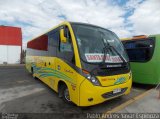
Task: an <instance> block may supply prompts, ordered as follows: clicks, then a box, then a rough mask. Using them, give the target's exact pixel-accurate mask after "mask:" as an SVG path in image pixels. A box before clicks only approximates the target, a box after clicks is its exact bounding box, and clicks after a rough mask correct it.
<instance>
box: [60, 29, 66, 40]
mask: <svg viewBox="0 0 160 119" xmlns="http://www.w3.org/2000/svg"><path fill="white" fill-rule="evenodd" d="M60 40H61V42H62V43H66V42H67V38H66V37H65V35H64V29H61V30H60Z"/></svg>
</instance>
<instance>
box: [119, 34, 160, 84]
mask: <svg viewBox="0 0 160 119" xmlns="http://www.w3.org/2000/svg"><path fill="white" fill-rule="evenodd" d="M121 40H122V43H123V45H124V47H125V49H126V51H127V54H128V56H129V60H130V65H131V70H132V75H133V82H135V83H141V84H158V83H159V82H160V34H159V35H150V36H145V35H141V36H134V37H133V38H126V39H121Z"/></svg>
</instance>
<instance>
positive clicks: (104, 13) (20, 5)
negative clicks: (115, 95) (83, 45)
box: [0, 0, 160, 47]
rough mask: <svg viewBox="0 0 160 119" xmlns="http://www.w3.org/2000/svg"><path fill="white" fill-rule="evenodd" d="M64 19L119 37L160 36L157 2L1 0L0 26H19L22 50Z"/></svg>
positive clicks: (139, 0) (158, 4)
mask: <svg viewBox="0 0 160 119" xmlns="http://www.w3.org/2000/svg"><path fill="white" fill-rule="evenodd" d="M65 20H67V21H74V22H84V23H90V24H94V25H98V26H101V27H104V28H107V29H109V30H112V31H113V32H115V33H116V34H117V35H118V36H119V37H120V38H126V37H132V36H135V35H150V34H160V0H0V25H6V26H16V27H21V28H22V33H23V47H26V43H27V42H28V41H29V40H31V39H32V38H34V37H36V36H38V35H40V34H42V33H44V32H46V31H47V30H49V29H50V28H52V27H54V26H56V25H58V24H59V23H61V22H63V21H65Z"/></svg>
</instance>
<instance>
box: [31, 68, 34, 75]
mask: <svg viewBox="0 0 160 119" xmlns="http://www.w3.org/2000/svg"><path fill="white" fill-rule="evenodd" d="M31 74H32V76H33V74H34V71H33V67H32V68H31Z"/></svg>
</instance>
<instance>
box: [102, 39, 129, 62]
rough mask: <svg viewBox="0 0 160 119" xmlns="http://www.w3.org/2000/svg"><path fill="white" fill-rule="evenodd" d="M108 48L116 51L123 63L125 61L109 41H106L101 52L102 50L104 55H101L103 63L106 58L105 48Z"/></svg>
mask: <svg viewBox="0 0 160 119" xmlns="http://www.w3.org/2000/svg"><path fill="white" fill-rule="evenodd" d="M108 49H111V50H112V49H113V50H114V51H115V52H116V53H117V55H118V56H119V57H120V58H121V60H122V61H123V63H125V62H126V61H125V59H124V58H123V56H122V55H121V54H120V53H119V52H118V51H117V50H116V49H115V48H114V47H113V46H111V45H110V44H109V43H108V41H107V45H106V46H105V47H104V48H103V52H104V57H103V61H102V63H103V64H104V63H105V60H106V54H107V53H106V50H108Z"/></svg>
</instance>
